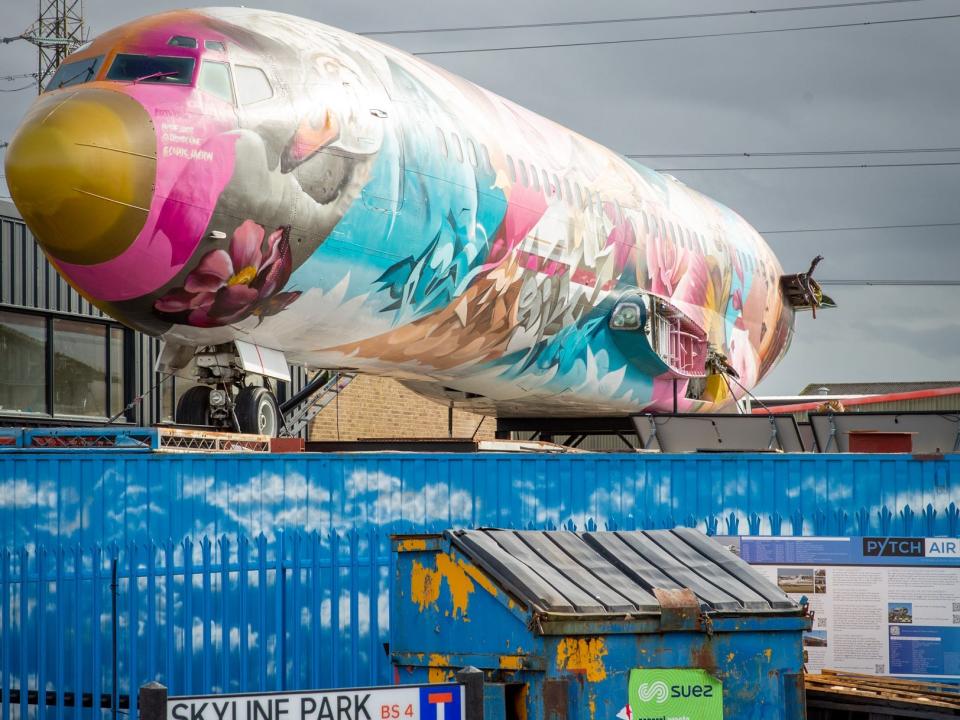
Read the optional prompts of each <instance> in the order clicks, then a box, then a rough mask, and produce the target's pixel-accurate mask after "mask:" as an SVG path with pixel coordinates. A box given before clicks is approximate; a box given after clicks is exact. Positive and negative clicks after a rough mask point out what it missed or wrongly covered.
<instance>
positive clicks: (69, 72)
mask: <svg viewBox="0 0 960 720" xmlns="http://www.w3.org/2000/svg"><path fill="white" fill-rule="evenodd" d="M102 62H103V55H98V56H97V57H92V58H84V59H83V60H77V61H76V62H70V63H64V64H63V65H61V66H60V67H59V68H57V72H56V74H55V75H54V76H53V78H52V79H51V80H50V82H49V83H47V87H46V88H45V89H44V92H49V91H50V90H58V89H59V88H62V87H69V86H70V85H79V84H81V83H85V82H90V81H91V80H93V79H94V78H95V77H96V76H97V71H98V70H99V69H100V64H101V63H102Z"/></svg>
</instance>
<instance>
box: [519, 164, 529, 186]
mask: <svg viewBox="0 0 960 720" xmlns="http://www.w3.org/2000/svg"><path fill="white" fill-rule="evenodd" d="M517 166H518V167H519V168H520V184H521V185H527V184H528V181H527V166H526V165H524V164H523V160H517Z"/></svg>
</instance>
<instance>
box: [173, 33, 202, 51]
mask: <svg viewBox="0 0 960 720" xmlns="http://www.w3.org/2000/svg"><path fill="white" fill-rule="evenodd" d="M167 45H169V46H170V47H183V48H193V49H196V47H197V39H196V38H192V37H187V36H186V35H174V36H173V37H172V38H170V39H169V40H167Z"/></svg>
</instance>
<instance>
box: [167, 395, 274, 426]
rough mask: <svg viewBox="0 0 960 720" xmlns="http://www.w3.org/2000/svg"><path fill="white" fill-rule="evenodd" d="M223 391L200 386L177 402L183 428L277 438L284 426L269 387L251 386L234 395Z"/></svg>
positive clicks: (179, 419)
mask: <svg viewBox="0 0 960 720" xmlns="http://www.w3.org/2000/svg"><path fill="white" fill-rule="evenodd" d="M231 395H232V394H231V393H229V392H227V391H225V390H221V389H211V388H209V387H207V386H206V385H197V386H196V387H192V388H190V389H189V390H187V391H186V392H185V393H184V394H183V395H181V396H180V400H179V401H178V402H177V415H176V421H177V423H179V424H180V425H197V426H201V427H211V426H212V427H216V428H218V429H221V430H234V431H239V432H242V433H253V434H255V435H269V436H270V437H277V436H278V435H279V434H280V430H281V428H282V427H283V420H282V417H281V415H280V406H279V405H278V403H277V398H276V397H275V396H274V394H273V392H271V391H270V390H269V389H268V388H265V387H259V386H254V385H248V386H246V387H242V388H240V390H239V392H237V393H236V395H235V396H232V397H231Z"/></svg>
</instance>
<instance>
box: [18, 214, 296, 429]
mask: <svg viewBox="0 0 960 720" xmlns="http://www.w3.org/2000/svg"><path fill="white" fill-rule="evenodd" d="M160 345H161V343H160V341H159V340H157V339H156V338H152V337H149V336H147V335H143V334H142V333H138V332H134V331H133V330H130V329H129V328H126V327H124V326H123V325H121V324H119V323H117V322H116V321H114V320H113V319H112V318H110V317H108V316H106V315H104V314H103V313H102V312H101V311H100V310H98V309H97V308H96V307H94V306H93V305H91V304H90V303H89V302H88V301H87V300H86V299H84V298H83V297H82V296H81V295H80V294H79V293H78V292H77V291H76V290H74V289H73V288H72V287H70V285H69V284H67V282H66V281H65V280H64V279H63V278H61V277H60V275H59V274H58V273H57V271H56V270H55V269H54V268H53V266H52V265H51V264H50V263H49V262H48V261H47V258H46V256H44V254H43V251H42V250H40V247H39V246H38V245H37V243H36V242H35V241H34V238H33V235H32V234H31V233H30V230H29V229H28V228H27V226H26V225H25V224H24V222H23V220H22V219H21V217H20V213H19V212H18V211H17V209H16V207H15V206H14V205H13V204H12V203H10V202H3V201H0V424H2V425H8V426H9V425H99V424H104V423H105V422H106V421H107V420H108V419H110V418H116V419H115V420H114V422H117V423H131V424H137V425H155V424H158V423H163V422H172V421H173V419H174V417H173V415H174V408H176V402H177V399H178V398H179V396H180V395H181V394H182V393H184V392H185V391H186V390H187V389H189V388H190V387H192V386H193V384H194V383H193V382H192V381H191V380H190V379H189V378H185V377H183V378H182V377H172V378H164V377H163V376H161V375H160V374H159V373H157V372H156V371H155V369H154V368H155V365H156V360H157V355H158V354H159V352H160ZM291 371H292V372H291V377H292V378H293V382H292V385H293V389H292V390H291V388H290V387H289V385H290V383H280V387H279V388H278V395H279V399H280V401H281V402H282V401H283V400H284V398H285V397H286V396H287V395H288V394H289V393H290V392H291V391H292V392H296V390H298V389H299V388H300V387H301V386H302V384H303V382H304V373H303V371H302V370H300V369H299V368H291ZM141 396H142V399H141V400H140V401H139V402H136V403H135V404H134V406H133V407H132V408H129V409H125V408H127V406H128V405H130V404H131V403H133V402H134V400H135V399H137V398H140V397H141Z"/></svg>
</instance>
